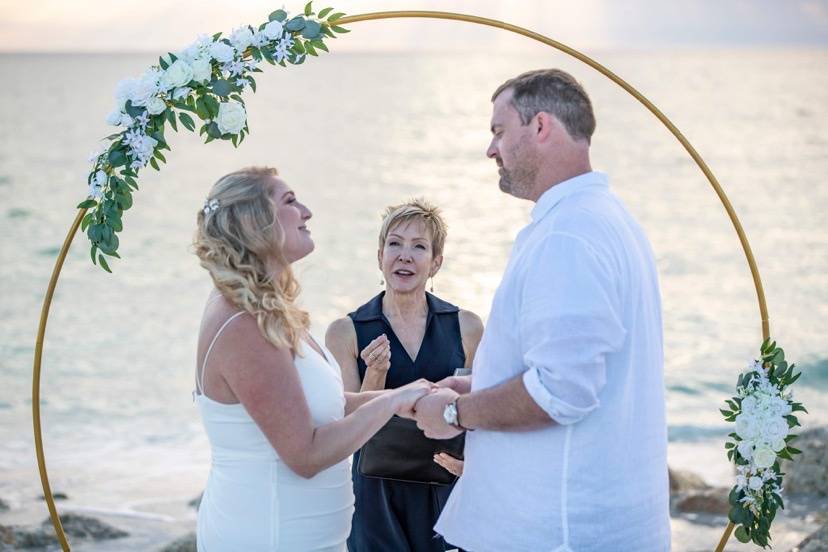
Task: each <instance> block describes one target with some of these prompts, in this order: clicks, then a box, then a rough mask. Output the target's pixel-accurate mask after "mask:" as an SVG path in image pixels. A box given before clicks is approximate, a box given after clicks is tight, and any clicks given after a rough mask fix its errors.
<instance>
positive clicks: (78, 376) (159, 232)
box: [0, 47, 828, 549]
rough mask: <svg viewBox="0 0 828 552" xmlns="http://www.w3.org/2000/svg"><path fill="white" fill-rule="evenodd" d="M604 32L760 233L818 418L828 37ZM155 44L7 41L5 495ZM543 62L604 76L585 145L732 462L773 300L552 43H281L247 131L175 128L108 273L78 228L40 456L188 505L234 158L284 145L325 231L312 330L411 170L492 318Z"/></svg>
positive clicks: (713, 457) (329, 313)
mask: <svg viewBox="0 0 828 552" xmlns="http://www.w3.org/2000/svg"><path fill="white" fill-rule="evenodd" d="M593 55H594V56H595V57H596V59H598V60H599V61H601V62H603V63H604V64H605V65H607V66H608V67H609V68H610V69H612V70H613V71H615V72H616V73H617V74H619V75H621V76H622V77H623V78H625V79H626V80H627V81H628V82H630V83H631V84H633V85H634V86H636V87H638V89H639V90H640V91H642V92H643V93H644V94H645V95H647V96H648V97H649V98H650V99H651V100H652V101H653V102H654V103H655V104H656V105H657V106H659V107H660V108H661V109H662V111H663V112H664V113H665V114H666V115H667V116H668V117H670V118H671V119H672V121H673V122H674V123H675V124H676V125H677V126H678V127H679V129H681V130H682V131H683V132H684V134H685V135H686V137H687V138H688V139H689V140H690V141H691V142H692V143H693V144H694V146H695V147H696V148H697V149H698V151H699V152H700V153H701V155H702V156H703V157H704V159H705V160H706V161H707V162H708V164H709V166H710V167H711V169H712V170H713V172H714V173H715V174H716V175H717V177H718V178H719V180H720V182H721V183H722V185H723V186H724V188H725V190H726V192H727V193H728V195H729V197H730V199H731V201H732V203H733V205H734V207H735V209H736V211H737V213H738V215H739V216H740V218H741V220H742V223H743V225H744V227H745V230H746V231H747V234H748V237H749V239H750V241H751V245H752V247H753V251H754V253H755V255H756V259H757V262H758V264H759V269H760V271H761V274H762V277H763V283H764V286H765V292H766V295H767V301H768V307H769V311H770V324H771V331H772V334H773V336H774V337H775V338H776V339H777V340H778V342H779V343H780V345H781V346H783V347H784V348H785V349H786V352H787V356H788V358H789V359H793V360H795V361H797V363H798V365H799V366H800V367H801V368H802V371H803V376H802V379H801V380H800V383H798V384H797V390H796V393H797V396H798V397H799V398H800V399H801V400H802V401H803V402H805V404H806V406H808V407H809V410H810V412H811V414H810V415H809V416H806V417H804V419H803V421H804V422H805V423H806V424H811V425H817V424H826V423H828V399H826V392H828V341H826V335H828V231H826V229H825V220H826V218H825V217H826V215H825V213H826V212H828V181H826V180H827V177H826V174H827V173H828V71H825V67H826V66H828V51H826V50H763V51H757V50H744V51H719V50H716V51H712V50H711V51H700V50H692V51H687V50H684V51H667V52H658V53H654V52H594V53H593ZM153 59H154V58H153V56H149V55H144V54H141V55H110V54H107V55H103V54H102V55H1V56H0V75H2V76H3V86H2V87H0V129H2V131H0V236H2V249H0V294H2V300H1V301H0V443H2V446H1V448H0V450H1V451H2V454H0V497H3V498H4V499H6V500H7V501H9V502H11V503H12V505H13V506H15V507H17V508H20V509H21V511H25V512H27V514H26V515H29V516H35V517H37V518H41V517H44V516H45V515H46V509H45V507H44V506H43V505H42V503H39V502H37V501H36V500H35V497H36V496H37V495H38V494H39V493H40V492H41V491H40V483H39V479H38V476H37V470H36V467H35V457H34V447H33V437H32V429H31V371H32V360H33V350H34V344H35V332H36V330H37V323H38V319H39V315H40V308H41V303H42V300H43V296H44V293H45V289H46V285H47V283H48V279H49V275H50V272H51V269H52V266H53V263H54V261H55V258H56V255H57V252H58V250H59V248H60V245H61V243H62V240H63V238H64V236H65V234H66V232H67V230H68V229H69V225H70V223H71V222H72V220H73V218H74V216H75V208H74V207H75V205H76V204H77V203H78V202H79V201H81V200H82V199H83V198H84V197H85V193H86V185H85V177H86V173H87V171H88V163H87V161H86V159H87V156H88V154H89V152H91V151H92V150H93V149H94V148H95V146H96V144H97V140H98V139H99V138H101V137H103V136H106V135H107V134H109V133H110V129H109V128H108V127H107V126H106V125H105V123H104V118H105V116H106V114H107V113H108V112H109V110H110V109H111V108H112V107H113V105H114V99H113V91H114V88H115V84H116V83H117V81H118V80H119V79H120V78H123V77H126V76H131V75H137V74H140V73H141V72H142V71H143V70H144V68H146V67H147V66H148V65H149V64H151V63H152V62H153ZM549 66H559V67H563V68H565V69H567V70H570V71H571V72H573V74H575V75H576V76H577V77H578V78H579V79H580V80H581V81H582V82H583V83H584V85H585V86H586V88H587V90H588V91H589V93H590V94H591V96H592V99H593V103H594V105H595V107H596V112H597V118H598V130H597V133H596V135H595V137H594V140H593V148H592V149H593V166H594V167H595V168H596V169H597V170H602V171H604V172H607V173H608V174H609V175H610V178H611V185H612V187H613V188H614V190H615V191H616V192H617V193H618V194H619V195H620V196H621V197H622V198H623V199H624V201H625V202H626V203H627V205H628V206H629V208H630V209H631V211H632V212H633V213H634V214H635V215H636V216H637V218H638V219H639V221H640V222H641V223H642V224H643V226H644V227H645V229H646V230H647V232H648V235H649V237H650V240H651V241H652V243H653V247H654V249H655V251H656V255H657V261H658V268H659V273H660V277H661V287H662V294H663V304H664V326H665V355H666V359H665V360H666V363H665V379H666V385H667V390H668V393H667V410H668V421H669V426H670V427H669V429H670V432H669V435H670V462H671V464H672V465H674V466H678V467H688V468H692V469H696V470H697V471H702V472H703V474H704V475H705V476H706V477H707V478H708V479H710V480H712V481H714V482H719V483H722V484H726V483H727V479H728V477H729V474H728V466H727V463H726V459H725V457H724V452H723V448H722V444H723V441H724V436H725V435H726V434H727V433H728V432H729V431H730V430H729V428H728V424H726V423H725V422H723V421H722V419H721V415H720V414H719V412H718V408H719V407H720V406H721V403H722V401H723V400H724V399H725V398H727V397H729V396H730V395H731V394H732V392H733V389H734V386H735V380H736V377H737V374H738V373H739V371H740V370H741V369H742V367H743V366H744V365H745V364H746V363H747V362H748V360H749V359H751V358H752V357H753V356H754V355H755V354H756V353H757V352H758V351H757V349H758V346H759V343H760V342H761V328H760V322H759V311H758V306H757V301H756V295H755V292H754V289H753V285H752V281H751V278H750V274H749V271H748V267H747V263H746V262H745V258H744V255H743V254H742V252H741V249H740V246H739V243H738V240H737V237H736V233H735V232H734V230H733V228H732V227H731V225H730V222H729V221H728V219H727V217H726V215H725V212H724V209H723V208H722V207H721V204H720V203H719V200H718V199H717V198H716V196H715V194H714V193H713V191H712V189H711V188H710V186H709V184H708V183H707V181H706V179H705V178H704V176H703V175H702V174H701V172H700V171H699V170H698V169H697V168H696V166H695V164H694V163H693V162H692V160H691V159H690V158H689V156H688V155H687V154H686V153H685V152H684V151H683V149H682V148H681V146H680V145H679V144H678V142H677V141H676V140H675V139H674V138H673V137H672V136H671V135H670V134H669V133H668V132H667V130H666V129H664V128H663V127H662V126H661V125H660V123H658V121H656V119H655V118H654V117H652V115H650V114H649V113H648V112H647V111H646V110H645V109H644V108H643V107H641V106H640V105H639V104H638V103H637V102H636V101H635V100H634V99H633V98H631V97H629V96H628V95H627V94H626V93H624V92H623V91H622V90H621V89H619V88H618V87H617V86H615V85H614V84H612V83H611V82H610V81H608V80H606V79H605V78H603V77H602V76H600V75H599V74H598V73H596V72H594V71H593V70H591V69H589V68H588V67H586V66H582V65H580V64H578V63H577V62H574V61H572V60H570V59H569V58H567V57H565V56H564V55H563V54H559V53H556V52H554V51H552V50H548V49H545V48H541V47H538V48H537V49H536V50H532V51H529V52H527V53H525V54H520V55H517V54H509V55H506V54H503V55H491V54H485V55H484V54H482V53H475V54H461V53H452V54H417V55H403V54H336V53H334V54H331V55H328V56H325V57H323V58H319V59H312V60H310V61H309V62H308V63H307V64H305V65H303V66H301V67H290V68H288V69H281V68H278V67H277V68H269V67H268V68H267V69H266V72H265V73H263V74H261V75H260V76H259V78H258V90H259V91H258V93H257V94H255V95H252V94H248V95H249V96H250V97H249V99H248V111H249V117H250V128H251V131H252V134H251V135H250V137H249V138H248V139H246V140H245V142H244V143H243V144H242V145H241V146H240V147H239V148H238V149H234V148H233V147H232V145H230V144H229V143H211V144H207V145H203V144H201V142H200V140H199V139H198V138H197V137H196V136H194V135H192V134H189V133H187V132H186V131H182V132H180V133H178V134H175V133H172V132H171V131H170V134H169V135H168V139H169V142H170V144H171V146H172V148H173V151H172V152H171V153H170V154H169V155H167V159H168V161H169V164H168V165H166V166H164V167H163V170H162V171H161V172H160V173H156V172H154V171H152V170H147V171H145V172H144V173H143V174H142V178H141V181H140V185H141V190H140V191H139V192H138V193H137V194H136V196H135V206H134V207H133V208H132V209H131V210H130V211H128V212H127V213H126V215H125V217H124V224H125V230H124V232H123V234H122V238H121V244H122V246H121V251H120V252H121V255H122V256H123V260H122V261H120V262H115V263H114V266H113V268H114V271H115V273H114V274H113V275H109V274H106V273H104V272H103V271H101V270H99V269H97V268H95V267H93V266H92V265H91V263H90V262H89V257H88V247H87V242H86V239H85V237H84V236H83V235H79V236H77V237H76V239H75V242H74V244H73V247H72V249H71V251H70V254H69V257H68V259H67V262H66V266H65V268H64V269H63V272H62V276H61V279H60V282H59V285H58V288H57V293H56V294H55V299H54V303H53V306H52V309H51V313H50V318H49V326H48V330H47V334H46V346H45V349H44V358H43V382H42V409H43V411H42V412H43V424H44V439H45V444H46V458H47V462H48V466H49V474H50V478H51V481H52V485H53V488H54V489H55V490H60V491H63V492H66V493H67V494H69V496H70V501H69V502H67V503H66V504H67V505H69V506H71V507H72V508H74V509H79V510H86V511H93V512H95V511H108V512H110V513H113V512H114V513H116V514H119V515H125V516H131V517H132V518H134V519H138V518H142V519H150V520H153V521H155V522H158V523H160V524H168V526H170V527H177V528H178V527H184V526H190V525H192V521H193V519H194V512H193V511H192V510H190V509H188V508H186V507H184V506H182V505H183V504H184V503H185V502H186V501H187V500H189V499H190V498H192V497H193V496H195V495H197V494H198V492H199V491H200V489H201V488H202V486H203V484H204V481H205V480H206V477H207V471H208V467H209V450H208V446H207V441H206V437H205V435H204V433H203V430H202V428H201V426H200V422H199V419H198V416H197V412H196V409H195V407H194V405H193V403H192V400H191V396H190V391H191V389H192V387H193V373H194V351H195V337H196V332H197V329H198V323H199V316H200V313H201V308H202V304H203V301H204V299H205V297H206V295H207V293H208V291H209V288H210V285H209V281H208V277H207V274H206V273H205V272H204V271H203V270H202V269H201V268H200V267H199V266H198V264H197V262H196V259H195V257H194V256H193V255H192V254H191V253H190V252H189V249H188V246H189V243H190V239H191V236H192V231H193V228H194V221H195V213H196V212H197V209H198V208H199V207H200V205H201V203H202V201H203V198H204V196H205V194H206V192H207V190H208V189H209V187H210V185H211V184H212V182H214V181H215V180H216V179H217V178H218V177H219V176H221V175H222V174H224V173H226V172H229V171H231V170H233V169H236V168H239V167H242V166H246V165H252V164H257V165H263V164H267V165H274V166H276V167H278V168H279V170H280V172H281V173H282V175H283V176H284V178H285V179H286V180H287V182H288V183H289V184H291V186H293V187H294V189H295V190H296V192H297V194H298V196H299V197H300V198H301V199H302V200H303V201H304V202H305V203H307V204H308V205H309V206H310V208H311V209H312V210H313V213H314V217H313V219H312V220H311V221H310V227H311V229H312V232H313V236H314V239H315V241H316V245H317V247H316V251H315V252H314V253H313V254H312V255H311V256H309V257H308V258H307V259H305V260H303V261H301V263H300V264H299V266H298V269H297V272H298V275H299V278H300V281H301V283H302V285H303V290H304V291H303V294H302V303H303V304H304V306H305V307H306V308H307V309H308V310H309V311H310V312H311V313H312V316H313V330H314V333H315V335H316V336H317V337H318V338H321V337H322V336H323V335H324V330H325V328H326V326H327V324H328V323H329V322H330V321H332V320H333V319H334V318H336V317H339V316H342V315H343V314H345V313H347V312H349V311H350V310H352V309H353V308H354V307H356V306H358V305H360V304H361V303H363V302H364V301H365V300H367V299H368V298H369V297H371V296H373V295H374V294H375V293H377V292H378V291H379V289H380V286H379V280H380V274H379V271H378V269H377V268H376V261H375V252H376V234H377V232H378V229H379V213H380V212H381V210H382V208H383V207H384V206H386V205H388V204H391V203H394V202H398V201H400V200H402V199H405V198H408V197H411V196H424V197H427V198H429V199H430V200H432V201H434V202H436V203H438V204H439V205H440V206H442V208H443V210H444V213H445V216H446V219H447V220H448V223H449V227H450V228H449V237H448V242H447V245H446V252H445V263H444V265H443V269H442V271H441V272H440V274H439V275H438V276H437V278H436V279H435V291H436V293H437V294H439V295H440V296H442V297H444V298H446V299H448V300H450V301H452V302H454V303H456V304H459V305H461V306H462V307H464V308H467V309H470V310H472V311H475V312H477V313H478V314H480V315H481V316H482V317H483V318H484V321H485V319H486V317H487V314H488V311H489V304H490V300H491V297H492V295H493V292H494V290H495V288H496V286H497V284H498V282H499V278H500V275H501V272H502V270H503V268H504V265H505V262H506V258H507V255H508V252H509V249H510V247H511V243H512V240H513V238H514V235H515V234H516V233H517V231H518V230H519V229H520V228H521V227H522V226H523V225H524V224H525V223H526V222H527V220H528V212H529V210H530V208H531V205H530V204H529V203H526V202H521V201H519V200H516V199H514V198H511V197H508V196H505V195H503V194H502V193H501V192H499V190H498V188H497V173H496V168H495V166H494V163H493V162H492V161H490V160H488V159H486V157H485V155H484V152H485V149H486V146H487V144H488V141H489V131H488V128H489V116H490V102H489V96H490V94H491V92H492V90H494V88H495V87H496V86H497V85H498V84H500V83H501V82H502V81H503V80H505V79H506V78H508V77H511V76H513V75H515V74H517V73H518V72H521V71H523V70H526V69H530V68H536V67H549ZM179 506H180V507H179ZM21 515H22V514H21ZM172 532H173V533H174V532H175V531H172ZM136 546H137V545H136ZM138 548H140V546H139V547H138ZM138 548H136V549H138Z"/></svg>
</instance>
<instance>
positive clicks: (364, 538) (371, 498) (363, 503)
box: [348, 291, 466, 552]
mask: <svg viewBox="0 0 828 552" xmlns="http://www.w3.org/2000/svg"><path fill="white" fill-rule="evenodd" d="M384 296H385V292H384V291H383V292H382V293H380V294H379V295H377V296H376V297H374V298H373V299H371V300H370V301H368V302H367V303H365V304H364V305H362V306H361V307H359V308H358V309H357V310H356V311H354V312H352V313H350V314H348V316H349V317H350V318H351V320H352V321H353V323H354V329H355V330H356V336H357V353H359V352H361V351H362V350H363V349H364V348H365V347H367V346H368V344H369V343H371V341H373V340H374V339H376V338H377V337H379V336H380V335H382V334H385V335H386V336H388V341H389V342H390V344H391V367H390V368H389V370H388V374H387V376H386V378H385V388H386V389H393V388H395V387H400V386H402V385H406V384H408V383H411V382H412V381H415V380H417V379H419V378H426V379H427V380H429V381H440V380H441V379H443V378H445V377H448V376H451V375H453V374H454V370H455V369H456V368H462V367H463V366H464V365H465V363H466V353H465V352H464V351H463V341H462V339H461V334H460V320H459V317H458V313H459V311H460V309H458V308H457V307H455V306H454V305H452V304H451V303H447V302H446V301H443V300H442V299H439V298H438V297H435V296H434V295H432V294H430V293H426V303H427V304H428V315H427V317H426V330H425V334H424V335H423V341H422V344H421V345H420V350H419V351H418V353H417V358H416V359H413V360H412V359H411V357H410V356H408V352H407V351H406V350H405V347H403V345H402V343H401V342H400V340H399V339H398V338H397V336H396V334H394V330H393V329H392V328H391V323H390V322H389V321H388V319H387V318H386V317H385V315H384V314H383V313H382V299H383V297H384ZM357 367H358V371H359V379H360V381H362V380H363V378H364V377H365V369H366V366H365V362H364V361H363V360H362V358H360V357H359V355H358V354H357ZM358 464H359V452H357V453H356V454H355V455H354V463H353V471H352V475H353V481H354V496H355V499H356V509H355V512H354V518H353V523H352V525H351V536H350V537H349V538H348V550H349V552H377V551H389V552H390V551H394V552H397V551H399V552H442V551H444V550H448V549H452V548H455V547H453V546H451V545H448V544H446V543H445V541H444V540H443V539H442V538H441V537H439V536H438V535H436V534H435V533H434V529H433V527H434V524H435V523H436V522H437V518H438V517H439V516H440V512H441V511H442V509H443V506H444V505H445V503H446V500H448V496H449V494H450V493H451V489H452V488H453V485H452V486H447V487H438V486H433V485H426V484H418V483H404V482H399V481H388V480H382V479H372V478H368V477H362V475H360V473H359V471H358V469H357V467H358Z"/></svg>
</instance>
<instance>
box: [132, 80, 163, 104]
mask: <svg viewBox="0 0 828 552" xmlns="http://www.w3.org/2000/svg"><path fill="white" fill-rule="evenodd" d="M157 93H158V82H157V81H156V78H155V75H154V74H148V75H145V76H144V77H143V78H141V79H140V80H139V81H138V84H137V85H136V86H135V88H133V89H132V94H131V95H130V97H129V99H130V100H132V105H138V106H144V105H146V104H147V102H148V101H150V99H152V97H153V96H155V95H156V94H157Z"/></svg>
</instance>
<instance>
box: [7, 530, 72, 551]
mask: <svg viewBox="0 0 828 552" xmlns="http://www.w3.org/2000/svg"><path fill="white" fill-rule="evenodd" d="M56 544H58V539H57V536H56V535H55V532H54V531H52V530H51V528H50V529H49V530H46V529H36V530H34V531H29V530H27V529H23V528H21V527H15V526H10V527H4V526H2V525H0V550H2V551H5V550H19V549H21V548H45V547H47V546H54V545H56Z"/></svg>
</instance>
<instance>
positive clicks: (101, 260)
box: [98, 253, 112, 274]
mask: <svg viewBox="0 0 828 552" xmlns="http://www.w3.org/2000/svg"><path fill="white" fill-rule="evenodd" d="M98 262H99V263H100V264H101V268H103V269H104V270H106V271H107V272H109V273H110V274H112V270H111V269H110V268H109V264H107V262H106V259H105V258H104V256H103V254H101V253H98Z"/></svg>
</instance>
